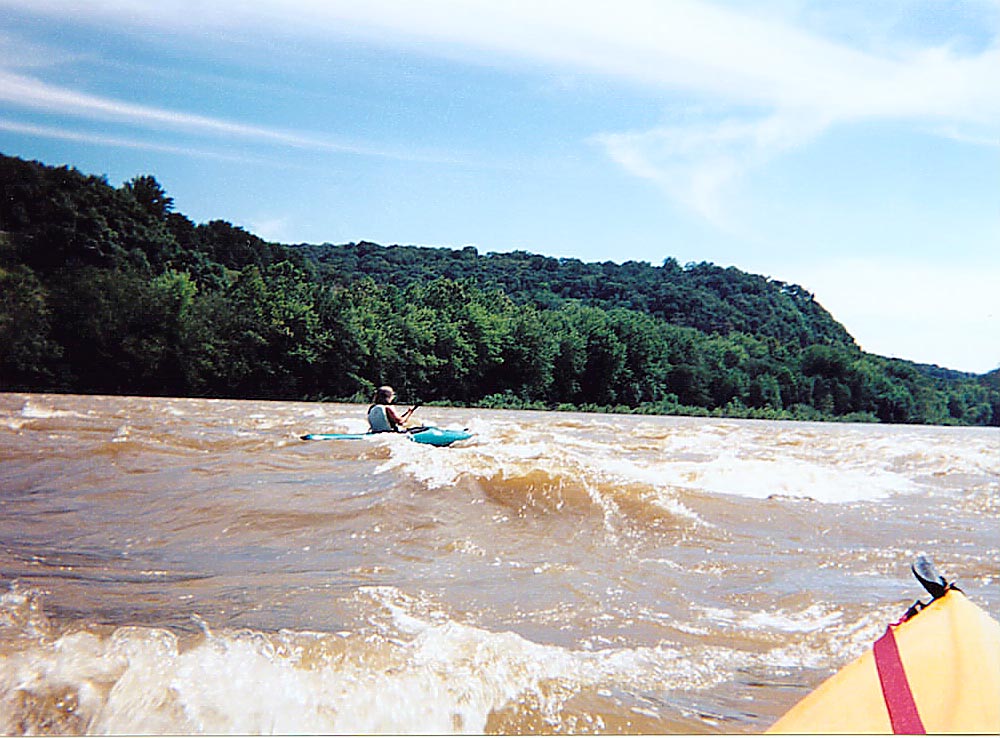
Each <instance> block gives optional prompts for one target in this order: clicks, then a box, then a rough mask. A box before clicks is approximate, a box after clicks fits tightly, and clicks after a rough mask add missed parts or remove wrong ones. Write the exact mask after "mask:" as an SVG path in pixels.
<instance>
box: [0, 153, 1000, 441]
mask: <svg viewBox="0 0 1000 738" xmlns="http://www.w3.org/2000/svg"><path fill="white" fill-rule="evenodd" d="M0 192H2V198H0V349H2V350H0V391H11V390H24V391H73V392H85V393H90V392H94V393H132V394H150V395H196V396H216V397H248V398H250V397H253V398H271V399H307V398H308V399H321V398H331V399H342V400H363V399H365V398H366V397H368V396H369V394H370V392H371V389H372V388H373V386H374V385H375V384H379V383H381V382H391V383H392V384H394V385H395V386H396V387H397V389H398V390H399V392H400V394H401V396H402V397H404V399H405V398H420V399H423V400H425V401H431V402H433V401H440V402H460V403H464V404H479V405H484V406H496V407H499V406H505V407H533V408H564V409H569V408H579V409H584V410H614V411H629V412H647V413H687V414H706V413H712V414H722V415H732V416H742V417H773V418H808V419H848V420H870V421H876V420H881V421H886V422H905V423H953V424H979V425H988V424H991V425H1000V381H998V379H997V376H998V375H997V373H996V372H994V373H992V374H989V375H985V376H983V377H975V376H972V375H966V374H962V373H959V372H952V371H949V370H944V369H940V368H938V367H923V366H919V365H916V364H913V363H912V362H906V361H900V360H894V359H886V358H883V357H879V356H874V355H871V354H866V353H863V352H861V351H860V350H859V349H858V348H857V346H856V345H855V344H854V342H853V341H852V340H850V337H849V336H848V335H847V333H846V332H844V330H843V328H842V327H841V326H839V325H838V324H837V323H836V322H835V321H833V319H832V318H830V316H829V315H828V314H827V313H826V312H825V311H824V310H823V309H822V308H821V307H820V306H819V305H818V304H816V303H815V301H814V300H813V299H812V298H811V296H809V295H808V294H807V293H805V292H804V291H803V290H801V289H799V288H796V287H789V286H787V285H782V284H781V283H778V282H774V281H772V280H767V279H765V278H763V277H757V276H755V275H747V274H745V273H742V272H740V271H739V270H735V269H720V268H718V267H714V266H712V265H710V264H699V265H692V266H689V267H685V268H681V267H679V266H678V265H677V264H676V263H675V262H672V261H671V260H667V261H666V262H665V263H664V266H663V267H656V268H654V267H650V266H649V265H648V264H635V263H630V264H624V265H621V266H618V265H614V264H584V263H582V262H579V261H576V260H572V259H570V260H565V259H549V258H546V257H540V256H534V255H531V254H525V253H516V254H489V255H487V256H485V257H483V256H480V255H479V254H478V253H477V252H475V251H474V250H473V249H468V248H467V249H463V250H458V251H454V250H449V249H420V248H414V247H389V248H384V247H380V246H375V245H373V244H358V245H351V246H346V247H329V246H282V245H278V244H272V243H268V242H266V241H264V240H262V239H260V238H258V237H257V236H254V235H253V234H251V233H248V232H247V231H245V230H243V229H241V228H239V227H236V226H233V225H232V224H230V223H227V222H225V221H221V220H217V221H212V222H210V223H205V224H195V223H193V222H192V221H191V220H189V219H188V218H186V217H185V216H183V215H182V214H180V213H176V212H174V210H173V203H172V201H171V199H170V197H168V196H167V194H166V193H165V192H164V191H163V189H162V188H161V187H160V185H159V184H158V183H157V181H156V180H155V179H154V178H153V177H151V176H140V177H136V178H135V179H133V180H132V181H130V182H128V183H126V184H124V185H122V186H121V187H117V188H116V187H113V186H111V185H110V184H109V183H108V182H107V181H106V179H105V178H101V177H93V176H88V175H84V174H82V173H80V172H78V171H76V170H74V169H69V168H65V167H64V168H52V167H46V166H43V165H41V164H38V163H34V162H25V161H21V160H19V159H14V158H9V157H0ZM350 259H355V262H354V263H350ZM360 262H364V266H360V265H359V264H360ZM373 265H374V266H373ZM369 270H371V271H369ZM369 274H377V275H378V279H373V278H372V276H369ZM667 296H672V298H671V299H672V300H673V302H671V301H670V300H668V299H667Z"/></svg>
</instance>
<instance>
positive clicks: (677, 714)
mask: <svg viewBox="0 0 1000 738" xmlns="http://www.w3.org/2000/svg"><path fill="white" fill-rule="evenodd" d="M355 599H356V601H357V603H358V605H359V607H362V608H364V609H365V610H366V611H367V612H368V623H369V624H368V625H367V626H366V627H363V628H359V629H357V630H341V631H336V632H309V631H293V630H281V631H277V632H261V631H257V630H251V629H231V630H219V631H215V630H213V629H211V628H210V627H209V626H208V625H207V624H205V623H204V622H203V621H201V620H200V619H198V618H196V619H195V620H196V623H197V625H198V626H199V629H198V631H197V632H193V633H181V634H178V633H176V632H173V631H171V630H168V629H165V628H152V627H140V626H120V627H116V628H110V627H104V628H100V627H95V626H88V625H82V624H73V625H72V626H71V627H66V628H64V630H63V632H57V631H56V628H55V627H54V626H53V625H52V624H50V623H49V622H48V620H47V619H46V618H45V616H44V613H42V612H41V609H40V606H39V604H38V603H39V600H38V597H37V594H32V593H30V592H29V593H25V592H17V591H12V592H10V593H8V594H7V595H5V596H4V597H3V598H2V600H0V613H2V617H0V636H2V639H0V732H3V733H6V734H11V733H21V734H24V733H41V732H45V733H60V734H67V733H76V734H84V733H134V734H141V733H172V734H176V733H217V734H229V733H244V734H261V733H327V734H329V733H354V734H359V733H439V734H445V733H461V732H472V733H484V732H515V733H517V732H539V731H544V732H567V731H571V730H572V731H576V732H597V731H606V730H608V729H609V728H611V727H613V726H615V725H618V726H619V727H624V726H626V725H630V726H631V730H632V731H633V732H637V731H639V729H642V728H646V729H648V730H644V731H639V732H666V731H667V730H669V729H673V728H677V727H678V726H684V725H686V726H687V729H688V730H692V729H700V730H704V727H705V726H704V722H705V719H704V716H700V717H698V718H697V719H696V720H691V719H690V718H691V715H697V708H695V707H693V705H697V704H698V703H699V700H702V699H703V698H701V697H699V696H698V695H699V694H704V693H705V692H706V691H707V690H710V689H712V688H713V687H715V686H717V685H719V684H721V683H725V682H729V681H733V680H739V679H743V678H746V675H747V674H751V675H752V674H755V673H757V672H761V673H763V672H765V671H766V670H767V669H768V668H773V667H774V666H776V665H777V666H782V665H785V666H790V665H797V666H801V665H802V664H803V663H806V664H807V665H809V666H812V667H817V668H822V667H824V666H827V665H829V663H830V661H831V660H833V661H835V662H836V661H841V660H843V659H844V658H845V655H844V644H845V642H847V644H848V646H851V645H852V644H856V645H857V647H858V650H859V649H860V648H861V647H863V644H864V643H867V642H869V640H870V638H871V637H872V636H873V634H874V630H873V627H875V620H874V619H873V618H871V617H866V618H864V619H862V620H861V621H854V622H850V623H845V622H843V621H842V619H841V618H840V617H837V615H836V613H835V612H833V611H829V610H823V609H817V608H815V607H813V608H811V609H807V610H806V611H805V612H801V613H784V614H782V615H780V616H779V617H777V618H776V619H774V620H773V621H770V622H769V621H768V620H767V619H766V618H763V617H758V618H757V619H756V621H753V618H751V623H750V630H751V631H753V630H754V629H765V630H766V629H774V628H776V629H777V630H780V631H786V632H787V631H789V630H792V631H804V632H805V634H804V636H803V640H802V641H800V642H797V643H795V644H793V645H780V646H777V647H771V648H765V649H763V650H762V649H760V648H759V646H755V645H754V644H753V643H749V645H748V647H747V648H742V649H741V648H733V647H731V645H730V646H727V645H723V644H722V643H720V642H719V641H720V638H719V636H718V634H715V635H713V636H712V637H710V638H708V639H706V640H705V643H704V644H702V645H681V644H678V643H674V642H660V643H657V644H655V645H651V646H633V647H610V648H604V649H600V650H596V649H593V647H592V646H590V647H588V648H582V649H581V648H576V649H574V648H567V647H563V646H556V645H549V644H541V643H535V642H532V641H530V640H528V639H527V638H525V637H523V636H521V635H518V634H517V633H514V632H510V631H504V632H493V631H489V630H486V629H483V628H481V627H477V626H475V625H472V624H467V623H463V622H460V621H459V620H456V619H455V618H454V616H452V615H449V614H448V613H445V612H443V611H441V610H440V609H438V608H437V607H436V606H435V605H434V603H433V601H431V600H429V599H428V598H427V597H426V596H410V595H407V594H405V593H403V592H401V591H400V590H398V589H396V588H394V587H360V588H358V590H357V591H356V593H355ZM731 615H732V618H730V614H727V613H721V614H720V613H718V612H710V613H706V614H704V615H703V616H700V617H701V620H702V621H703V622H704V623H706V624H709V625H710V624H712V623H716V622H718V621H719V619H720V618H721V619H722V620H723V621H725V628H736V627H737V623H738V622H739V621H744V622H745V621H746V620H747V616H751V615H753V613H743V614H742V615H740V616H739V617H737V614H735V613H732V614H731ZM831 626H837V627H835V628H832V627H831ZM765 642H766V641H765ZM754 678H756V677H754ZM670 695H674V697H673V698H669V696H670ZM677 695H686V697H677ZM685 715H687V717H685ZM722 717H723V718H724V717H725V716H724V715H723V716H722Z"/></svg>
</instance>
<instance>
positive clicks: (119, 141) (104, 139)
mask: <svg viewBox="0 0 1000 738" xmlns="http://www.w3.org/2000/svg"><path fill="white" fill-rule="evenodd" d="M0 131H8V132H10V133H19V134H23V135H27V136H38V137H41V138H52V139H57V140H61V141H76V142H79V143H87V144H96V145H98V146H112V147H115V148H122V149H138V150H142V151H157V152H160V153H164V154H176V155H179V156H190V157H195V158H199V159H204V158H207V159H220V160H224V161H236V162H240V163H243V164H267V165H269V166H279V167H283V166H290V165H289V164H288V163H287V162H284V161H280V160H272V159H263V158H261V157H255V156H250V155H246V154H229V153H225V152H220V151H217V150H213V149H205V148H197V147H190V146H174V145H171V144H165V143H158V142H154V141H144V140H141V139H137V138H129V137H123V136H110V135H107V134H103V133H94V132H92V131H78V130H72V129H68V128H59V127H56V126H43V125H36V124H33V123H21V122H18V121H13V120H8V119H4V118H0Z"/></svg>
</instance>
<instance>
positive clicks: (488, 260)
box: [299, 242, 854, 347]
mask: <svg viewBox="0 0 1000 738" xmlns="http://www.w3.org/2000/svg"><path fill="white" fill-rule="evenodd" d="M299 248H301V249H302V250H303V251H304V252H305V253H306V254H308V256H309V257H310V258H311V259H312V260H314V261H315V262H316V263H318V264H319V265H320V267H321V274H323V275H324V276H325V277H326V278H328V279H330V280H331V281H333V282H336V283H339V284H344V285H346V284H350V283H351V282H354V281H356V280H357V279H359V278H361V277H363V276H369V277H372V278H377V279H378V280H380V281H385V282H388V283H391V284H395V285H398V286H399V287H403V288H405V287H407V286H409V285H410V284H413V283H420V282H427V281H429V280H431V279H436V278H438V277H447V278H448V279H452V280H456V281H458V280H471V281H472V283H473V284H475V285H476V286H477V287H478V288H480V289H500V290H502V291H503V292H504V293H505V294H507V295H508V296H509V297H510V298H511V299H513V300H514V301H515V302H518V303H522V304H533V305H535V306H536V307H539V308H556V307H559V306H560V305H563V304H565V303H566V302H567V301H568V300H578V301H580V302H582V303H583V304H586V305H591V306H594V307H599V308H602V309H605V310H610V309H612V308H625V309H628V310H635V311H637V312H641V313H646V314H648V315H651V316H653V317H655V318H658V319H661V320H665V321H667V322H669V323H671V324H673V325H680V326H686V327H689V328H697V329H698V330H700V331H703V332H705V333H721V334H729V333H733V332H739V333H747V334H749V335H753V336H762V337H763V336H768V337H771V338H774V339H777V340H779V341H781V342H783V343H797V344H798V345H799V346H802V347H805V346H809V345H812V344H837V345H844V346H853V345H854V340H853V339H852V338H851V336H850V335H849V334H848V333H847V331H846V330H844V328H843V326H841V325H840V324H839V323H837V322H836V321H835V320H834V319H833V317H832V316H830V314H829V313H828V312H827V311H826V310H824V309H823V307H822V306H821V305H819V303H817V302H816V301H815V300H814V299H813V296H812V295H811V294H809V293H808V292H807V291H805V290H804V289H802V288H801V287H799V286H797V285H789V284H785V283H784V282H779V281H774V280H770V279H767V278H765V277H762V276H759V275H755V274H747V273H745V272H742V271H740V270H738V269H735V268H732V267H730V268H728V269H723V268H721V267H718V266H715V265H714V264H709V263H704V262H703V263H700V264H688V265H687V266H685V267H683V268H682V267H681V266H680V265H678V263H677V261H676V260H675V259H672V258H668V259H666V260H665V261H664V263H663V265H662V266H659V267H653V266H651V265H650V264H648V263H645V262H634V261H629V262H626V263H624V264H620V265H619V264H616V263H614V262H611V261H606V262H603V263H600V264H588V263H584V262H582V261H580V260H579V259H555V258H551V257H546V256H539V255H537V254H529V253H527V252H524V251H515V252H513V253H505V254H499V253H489V254H486V255H485V256H481V255H480V254H479V253H478V251H477V250H476V249H475V248H473V247H470V246H467V247H465V248H464V249H462V250H451V249H431V248H418V247H415V246H389V247H385V248H383V247H381V246H379V245H377V244H373V243H365V242H362V243H359V244H353V243H352V244H347V245H342V246H334V245H331V244H325V245H323V246H319V247H317V246H309V245H302V246H300V247H299Z"/></svg>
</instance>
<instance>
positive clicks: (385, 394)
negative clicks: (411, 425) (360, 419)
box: [368, 384, 416, 433]
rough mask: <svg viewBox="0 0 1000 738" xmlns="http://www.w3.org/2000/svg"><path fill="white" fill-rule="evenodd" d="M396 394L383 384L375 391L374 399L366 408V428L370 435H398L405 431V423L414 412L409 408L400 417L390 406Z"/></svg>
mask: <svg viewBox="0 0 1000 738" xmlns="http://www.w3.org/2000/svg"><path fill="white" fill-rule="evenodd" d="M394 399H396V392H395V390H393V388H392V387H390V386H389V385H387V384H385V385H382V386H381V387H379V388H378V389H377V390H375V397H374V398H372V404H371V405H370V406H369V408H368V427H369V429H370V430H371V432H372V433H399V432H402V431H405V430H406V421H407V419H408V418H409V417H410V416H411V415H412V414H413V411H414V410H416V408H415V407H411V408H410V409H409V410H407V411H406V412H404V413H403V414H402V415H400V414H399V413H398V412H397V411H396V408H394V407H393V406H392V401H393V400H394Z"/></svg>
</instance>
